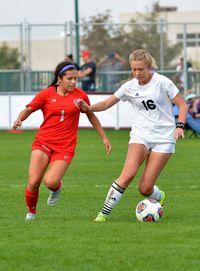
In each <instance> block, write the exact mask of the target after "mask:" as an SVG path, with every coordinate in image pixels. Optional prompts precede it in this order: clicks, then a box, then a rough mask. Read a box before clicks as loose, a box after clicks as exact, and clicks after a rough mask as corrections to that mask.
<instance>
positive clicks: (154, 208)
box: [135, 198, 164, 222]
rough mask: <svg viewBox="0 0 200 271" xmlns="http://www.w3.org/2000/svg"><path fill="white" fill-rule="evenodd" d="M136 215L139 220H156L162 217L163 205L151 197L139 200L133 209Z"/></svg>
mask: <svg viewBox="0 0 200 271" xmlns="http://www.w3.org/2000/svg"><path fill="white" fill-rule="evenodd" d="M135 213H136V217H137V219H138V221H140V222H157V221H160V220H161V218H162V217H163V214H164V213H163V207H162V206H161V205H160V203H159V202H158V201H157V200H155V199H152V198H147V199H144V200H142V201H140V202H139V203H138V205H137V207H136V210H135Z"/></svg>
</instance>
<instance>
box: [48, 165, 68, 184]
mask: <svg viewBox="0 0 200 271" xmlns="http://www.w3.org/2000/svg"><path fill="white" fill-rule="evenodd" d="M68 167H69V165H68V164H67V163H66V162H65V161H63V160H55V161H53V162H52V163H50V166H49V168H48V170H47V172H46V174H45V176H44V181H45V183H46V185H47V186H52V185H55V184H58V183H59V182H60V180H61V179H62V178H63V176H64V175H65V173H66V171H67V169H68Z"/></svg>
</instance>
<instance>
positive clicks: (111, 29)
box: [0, 20, 200, 94]
mask: <svg viewBox="0 0 200 271" xmlns="http://www.w3.org/2000/svg"><path fill="white" fill-rule="evenodd" d="M77 28H78V30H79V31H78V33H79V35H80V36H79V39H77V36H76V34H77ZM199 29H200V23H187V24H186V23H166V22H163V21H162V20H160V21H158V22H156V23H147V22H146V23H131V24H93V25H89V24H88V25H87V26H86V25H83V24H80V25H76V24H73V23H71V22H67V23H63V24H30V23H28V22H26V21H24V22H23V23H21V24H16V25H0V46H2V44H4V43H6V44H8V46H9V47H11V48H17V50H18V51H19V62H20V69H17V70H5V69H4V70H0V92H36V91H39V90H40V89H42V88H44V87H46V86H47V85H49V83H50V82H51V80H52V77H53V75H52V72H53V70H54V68H55V67H56V65H57V64H58V63H59V62H60V61H62V60H64V59H65V55H66V54H73V55H74V58H75V59H74V60H75V61H76V62H78V63H79V64H80V65H81V64H82V62H81V61H82V59H81V58H80V57H79V55H80V52H81V51H82V50H84V49H87V50H90V51H91V52H92V59H93V60H94V61H95V62H96V64H97V72H96V91H98V92H104V91H105V92H111V91H114V88H113V89H110V85H109V84H110V82H111V78H112V77H115V78H117V79H116V80H117V81H115V82H121V81H123V80H125V79H127V78H128V77H129V74H130V68H129V63H128V56H129V54H130V53H131V52H132V51H133V50H135V49H138V48H146V49H147V50H149V51H150V52H151V53H152V54H153V56H154V57H155V59H156V61H157V66H158V67H157V71H158V72H160V73H162V74H164V75H166V76H168V77H169V78H170V79H172V80H173V81H174V82H175V84H176V85H177V86H178V87H179V88H180V90H181V91H182V92H186V91H187V90H188V89H192V90H193V91H195V92H197V93H198V94H199V91H200V87H199V82H200V71H199V67H200V31H199ZM113 52H115V53H117V54H118V55H120V57H121V58H122V59H124V60H125V62H126V63H124V65H122V67H121V68H120V69H119V68H118V69H112V65H110V68H111V69H110V70H109V69H103V68H102V65H101V64H100V62H101V60H102V58H104V57H105V56H106V55H109V54H111V53H113ZM181 57H183V69H182V70H180V69H179V70H177V66H178V63H179V61H180V58H181ZM188 63H190V64H192V67H191V66H190V67H188ZM106 64H108V63H106Z"/></svg>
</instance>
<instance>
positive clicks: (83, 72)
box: [78, 51, 96, 92]
mask: <svg viewBox="0 0 200 271" xmlns="http://www.w3.org/2000/svg"><path fill="white" fill-rule="evenodd" d="M81 57H82V59H83V62H84V64H83V65H82V66H81V67H80V70H79V73H78V77H81V78H82V86H81V88H82V89H83V90H84V91H86V92H88V91H95V77H96V64H95V62H94V61H92V59H91V52H90V51H83V52H82V54H81Z"/></svg>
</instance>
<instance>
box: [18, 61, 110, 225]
mask: <svg viewBox="0 0 200 271" xmlns="http://www.w3.org/2000/svg"><path fill="white" fill-rule="evenodd" d="M54 74H55V77H54V80H53V82H52V83H51V84H50V86H48V87H47V88H45V89H43V90H41V91H40V92H39V93H38V94H37V95H36V96H35V97H34V99H33V100H32V101H31V102H30V103H29V104H27V105H26V109H24V110H23V111H21V112H20V114H19V116H18V118H17V119H16V121H15V122H14V124H13V128H14V129H17V128H18V127H20V126H21V125H22V122H23V121H24V120H25V119H27V118H28V116H29V115H30V114H31V113H32V112H34V111H36V110H39V109H40V110H42V113H43V117H44V120H43V123H42V125H41V126H40V128H39V131H38V133H37V134H36V138H35V141H34V142H33V144H32V154H31V160H30V165H29V177H28V183H27V186H26V190H25V197H26V205H27V209H28V213H27V214H26V218H25V219H26V220H33V219H35V217H36V205H37V201H38V195H39V187H40V184H41V182H42V179H44V183H45V185H46V186H47V188H48V189H50V190H51V191H50V195H49V198H48V200H47V204H48V205H49V206H53V205H54V204H56V203H57V201H58V199H59V196H60V192H61V190H62V178H63V176H64V174H65V173H66V171H67V169H68V167H69V165H70V162H71V160H72V158H73V156H74V152H75V148H76V140H77V132H78V122H79V117H80V108H79V107H78V106H77V104H76V101H77V99H83V100H84V101H85V102H87V103H89V98H88V96H87V94H86V93H85V92H84V91H83V90H82V89H79V88H76V80H77V69H76V67H75V65H74V64H72V63H70V62H66V61H64V62H61V63H60V64H58V65H57V67H56V69H55V73H54ZM86 115H87V117H88V119H89V121H90V123H91V124H92V126H93V127H94V128H95V129H96V130H97V132H98V133H99V135H100V137H101V138H102V140H103V143H104V144H105V148H106V152H107V153H110V152H111V150H112V147H111V144H110V142H109V140H108V138H107V136H106V134H105V132H104V130H103V128H102V127H101V124H100V122H99V120H98V118H97V117H96V116H95V115H94V113H92V112H87V113H86ZM48 166H49V167H48ZM47 167H48V170H47Z"/></svg>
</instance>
